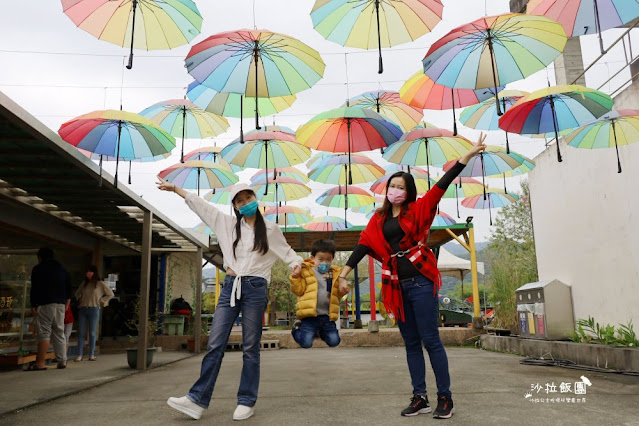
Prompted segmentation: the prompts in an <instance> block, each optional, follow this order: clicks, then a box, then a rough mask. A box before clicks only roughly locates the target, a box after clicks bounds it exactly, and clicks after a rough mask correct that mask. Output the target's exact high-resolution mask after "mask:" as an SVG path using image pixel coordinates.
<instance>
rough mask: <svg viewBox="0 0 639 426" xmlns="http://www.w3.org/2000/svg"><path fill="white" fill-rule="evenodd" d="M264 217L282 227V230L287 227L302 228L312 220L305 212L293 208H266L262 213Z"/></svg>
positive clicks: (298, 208)
mask: <svg viewBox="0 0 639 426" xmlns="http://www.w3.org/2000/svg"><path fill="white" fill-rule="evenodd" d="M264 217H265V218H266V219H268V220H270V221H272V222H275V223H277V224H278V225H280V226H284V229H286V228H288V227H289V226H302V225H303V224H305V223H309V222H311V221H312V220H313V218H312V217H311V216H310V215H309V214H308V212H307V211H306V210H304V209H302V208H300V207H295V206H281V207H279V206H274V207H267V208H266V210H265V211H264Z"/></svg>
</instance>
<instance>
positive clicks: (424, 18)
mask: <svg viewBox="0 0 639 426" xmlns="http://www.w3.org/2000/svg"><path fill="white" fill-rule="evenodd" d="M443 9H444V6H443V5H442V3H441V1H440V0H393V1H388V0H356V1H353V0H316V1H315V5H314V6H313V10H312V11H311V19H312V20H313V27H314V28H315V30H316V31H317V32H318V33H320V34H321V35H322V36H324V38H326V39H327V40H330V41H333V42H335V43H338V44H341V45H342V46H349V47H357V48H360V49H375V48H377V49H378V51H379V70H378V72H379V73H380V74H381V73H382V72H384V66H383V63H382V47H391V46H397V45H399V44H403V43H408V42H411V41H413V40H416V39H417V38H419V37H421V36H423V35H424V34H426V33H428V32H430V31H431V30H432V29H433V27H434V26H435V25H437V24H438V23H439V21H441V19H442V12H443Z"/></svg>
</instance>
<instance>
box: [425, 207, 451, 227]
mask: <svg viewBox="0 0 639 426" xmlns="http://www.w3.org/2000/svg"><path fill="white" fill-rule="evenodd" d="M456 223H457V222H455V219H453V218H452V217H451V216H450V215H448V214H446V213H444V212H443V211H441V210H440V211H439V213H437V214H436V215H435V219H434V220H433V223H432V224H431V227H432V226H450V225H455V224H456Z"/></svg>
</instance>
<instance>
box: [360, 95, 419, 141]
mask: <svg viewBox="0 0 639 426" xmlns="http://www.w3.org/2000/svg"><path fill="white" fill-rule="evenodd" d="M348 105H350V106H359V107H362V108H368V109H372V110H375V111H376V112H378V113H379V114H381V115H383V116H385V117H388V118H389V119H390V120H391V121H393V122H394V123H397V124H398V125H399V127H400V128H401V129H402V131H404V132H405V131H407V130H410V129H412V128H414V127H415V126H416V125H417V124H418V123H419V121H420V120H421V119H422V117H423V116H424V112H423V111H422V109H423V108H421V109H420V108H416V107H413V106H411V105H408V104H407V103H406V102H404V101H403V100H402V98H400V97H399V93H398V92H390V91H388V90H375V91H373V92H366V93H362V94H361V95H358V96H355V97H353V98H350V99H349V101H348Z"/></svg>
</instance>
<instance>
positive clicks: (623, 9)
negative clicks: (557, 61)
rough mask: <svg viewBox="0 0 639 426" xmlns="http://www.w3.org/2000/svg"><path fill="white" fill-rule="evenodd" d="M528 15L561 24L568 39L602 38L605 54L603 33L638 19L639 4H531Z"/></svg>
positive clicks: (584, 0) (615, 0)
mask: <svg viewBox="0 0 639 426" xmlns="http://www.w3.org/2000/svg"><path fill="white" fill-rule="evenodd" d="M526 13H527V14H529V15H543V16H546V17H547V18H550V19H553V20H555V21H557V22H559V23H560V24H561V25H562V26H563V27H564V30H565V31H566V34H567V35H568V37H578V36H582V35H587V34H594V33H598V34H599V48H600V49H601V53H602V54H604V53H605V50H604V47H603V40H602V39H601V32H602V31H605V30H607V29H610V28H615V27H620V26H622V25H624V24H627V23H628V22H630V21H632V20H634V19H636V18H638V17H639V2H638V1H637V0H530V1H529V2H528V5H527V7H526Z"/></svg>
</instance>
